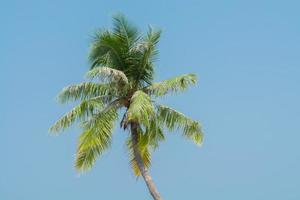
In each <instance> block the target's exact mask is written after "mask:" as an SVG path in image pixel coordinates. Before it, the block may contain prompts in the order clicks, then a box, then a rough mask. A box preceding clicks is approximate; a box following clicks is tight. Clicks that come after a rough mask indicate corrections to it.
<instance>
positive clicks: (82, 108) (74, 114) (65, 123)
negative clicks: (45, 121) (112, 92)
mask: <svg viewBox="0 0 300 200" xmlns="http://www.w3.org/2000/svg"><path fill="white" fill-rule="evenodd" d="M101 98H102V97H101V96H100V97H96V98H92V99H89V100H83V101H82V102H81V103H80V104H79V105H78V106H76V107H74V108H73V109H72V110H71V111H70V112H68V113H66V114H65V115H64V116H63V117H62V118H60V119H59V120H58V121H57V122H56V123H55V124H54V125H53V126H52V127H51V128H50V132H55V133H57V132H59V131H64V130H65V129H67V128H69V127H70V126H71V125H72V124H73V123H74V122H75V121H76V120H86V119H87V118H88V117H89V116H91V115H92V114H93V113H95V112H96V111H97V110H100V109H102V108H103V105H104V104H103V103H102V101H101Z"/></svg>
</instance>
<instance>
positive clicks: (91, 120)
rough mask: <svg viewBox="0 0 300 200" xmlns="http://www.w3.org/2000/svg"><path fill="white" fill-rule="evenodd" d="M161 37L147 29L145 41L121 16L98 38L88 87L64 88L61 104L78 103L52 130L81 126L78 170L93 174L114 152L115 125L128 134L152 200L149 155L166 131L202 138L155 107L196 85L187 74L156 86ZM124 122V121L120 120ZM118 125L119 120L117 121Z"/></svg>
mask: <svg viewBox="0 0 300 200" xmlns="http://www.w3.org/2000/svg"><path fill="white" fill-rule="evenodd" d="M160 35H161V31H158V30H155V29H153V28H151V27H149V30H148V32H147V34H144V35H142V34H141V33H140V32H139V31H138V30H137V28H136V27H135V26H133V25H131V24H130V23H128V21H127V20H126V19H125V17H124V16H122V15H117V16H115V17H114V18H113V28H112V30H100V31H98V32H96V34H95V36H94V39H93V42H92V46H91V51H90V55H89V60H90V63H91V66H90V70H89V71H88V72H87V74H86V79H87V81H86V82H83V83H80V84H75V85H71V86H68V87H65V88H64V89H63V90H62V91H61V92H60V94H59V95H58V99H59V101H60V102H61V103H67V102H76V101H77V102H79V105H77V106H75V107H74V108H73V109H72V110H71V111H70V112H68V113H66V114H65V115H63V116H62V117H61V118H60V119H59V120H58V121H57V122H56V123H55V124H54V125H53V126H52V127H51V128H50V131H51V132H53V133H59V132H60V131H63V130H65V129H66V128H68V127H70V126H71V125H72V124H73V123H75V122H79V123H80V126H81V129H82V133H81V135H80V136H79V139H78V147H77V152H76V160H75V167H76V169H78V170H79V171H86V170H88V169H90V168H91V167H92V166H93V165H94V163H95V161H96V159H97V158H98V157H99V156H100V155H102V154H103V152H104V151H105V150H107V149H108V148H109V147H110V146H111V142H112V141H111V140H112V133H113V128H114V125H115V124H116V122H117V121H118V122H119V123H120V127H121V128H122V129H124V130H128V133H129V134H128V139H127V141H126V145H127V147H128V151H129V155H130V163H131V165H132V168H133V172H134V174H135V175H136V176H142V177H143V178H144V180H145V182H146V185H147V187H148V189H149V192H150V194H151V195H152V197H153V199H155V200H161V199H162V197H161V196H160V194H159V192H158V190H157V188H156V186H155V184H154V182H153V180H152V178H151V176H150V174H149V170H148V169H149V167H150V163H151V153H152V152H153V150H155V149H156V148H157V147H158V146H159V144H160V142H161V141H162V140H164V139H165V134H164V131H165V130H169V131H173V130H175V129H181V130H182V134H183V135H184V136H185V137H186V138H188V139H191V140H192V141H194V142H195V143H196V144H201V142H202V139H203V134H202V131H201V127H200V125H199V123H198V122H197V121H194V120H192V119H191V118H189V117H187V116H185V115H184V114H182V113H180V112H178V111H176V110H174V109H172V108H170V107H168V106H166V105H162V104H159V103H157V102H156V101H155V100H157V99H158V98H159V97H162V96H164V95H166V94H168V93H177V92H181V91H184V90H186V89H187V88H188V87H189V86H191V85H193V84H195V83H196V75H194V74H185V75H181V76H178V77H175V78H171V79H168V80H164V81H161V82H157V83H153V72H154V60H155V58H156V56H157V54H158V51H157V43H158V41H159V38H160ZM119 117H120V118H119ZM118 119H119V120H118Z"/></svg>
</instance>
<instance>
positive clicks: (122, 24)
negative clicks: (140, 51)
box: [113, 14, 140, 51]
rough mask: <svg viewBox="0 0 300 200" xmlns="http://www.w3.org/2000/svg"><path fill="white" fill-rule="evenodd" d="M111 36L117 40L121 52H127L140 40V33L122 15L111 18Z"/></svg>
mask: <svg viewBox="0 0 300 200" xmlns="http://www.w3.org/2000/svg"><path fill="white" fill-rule="evenodd" d="M113 34H114V35H115V36H116V37H117V38H118V39H119V42H120V45H121V46H122V49H123V50H127V51H128V50H129V49H130V48H131V47H132V45H133V44H135V42H137V41H138V40H139V38H140V33H139V31H138V29H137V27H135V26H134V25H132V24H131V23H130V22H129V21H128V20H127V19H126V17H125V16H124V15H122V14H117V15H115V16H114V17H113Z"/></svg>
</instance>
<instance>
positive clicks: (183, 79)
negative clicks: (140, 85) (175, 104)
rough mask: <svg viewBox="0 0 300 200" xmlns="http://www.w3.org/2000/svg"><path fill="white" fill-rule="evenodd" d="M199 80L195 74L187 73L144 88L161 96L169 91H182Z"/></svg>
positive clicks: (151, 93)
mask: <svg viewBox="0 0 300 200" xmlns="http://www.w3.org/2000/svg"><path fill="white" fill-rule="evenodd" d="M196 82H197V76H196V75H195V74H185V75H182V76H178V77H175V78H171V79H168V80H164V81H161V82H158V83H154V84H152V85H150V86H148V87H146V88H145V89H144V91H145V92H146V93H147V94H149V95H153V96H155V97H161V96H164V95H166V94H167V93H169V92H181V91H184V90H186V89H187V88H188V87H189V86H190V85H193V84H195V83H196Z"/></svg>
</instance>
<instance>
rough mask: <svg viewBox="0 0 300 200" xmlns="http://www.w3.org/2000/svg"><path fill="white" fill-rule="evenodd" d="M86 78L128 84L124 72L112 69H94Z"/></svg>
mask: <svg viewBox="0 0 300 200" xmlns="http://www.w3.org/2000/svg"><path fill="white" fill-rule="evenodd" d="M86 77H87V78H90V79H94V78H98V79H99V80H101V81H104V82H105V81H108V82H111V81H115V82H124V83H128V79H127V77H126V75H125V74H124V73H123V72H122V71H120V70H117V69H113V68H110V67H96V68H93V69H91V70H90V71H88V73H87V74H86Z"/></svg>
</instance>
